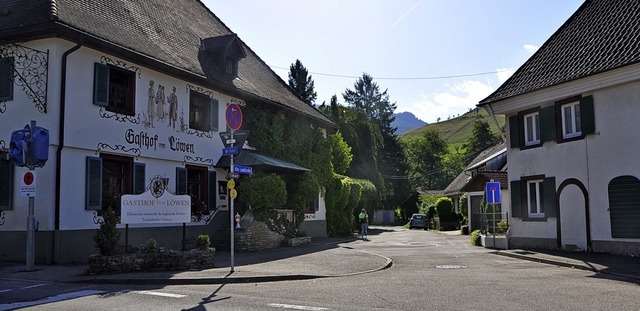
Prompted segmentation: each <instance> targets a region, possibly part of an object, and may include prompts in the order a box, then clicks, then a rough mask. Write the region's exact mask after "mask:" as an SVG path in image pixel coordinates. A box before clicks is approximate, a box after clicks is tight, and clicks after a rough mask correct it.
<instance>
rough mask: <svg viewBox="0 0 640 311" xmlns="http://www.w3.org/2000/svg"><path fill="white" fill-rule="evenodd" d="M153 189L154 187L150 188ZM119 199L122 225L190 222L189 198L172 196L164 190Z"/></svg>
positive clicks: (129, 195)
mask: <svg viewBox="0 0 640 311" xmlns="http://www.w3.org/2000/svg"><path fill="white" fill-rule="evenodd" d="M151 188H152V189H154V187H151ZM155 189H156V191H153V190H147V192H145V193H142V194H139V195H131V194H126V195H123V196H122V198H121V199H120V204H121V209H122V214H121V219H120V221H121V222H122V223H123V224H165V223H183V222H191V197H190V196H188V195H173V194H171V193H169V192H167V191H164V188H162V189H158V188H155Z"/></svg>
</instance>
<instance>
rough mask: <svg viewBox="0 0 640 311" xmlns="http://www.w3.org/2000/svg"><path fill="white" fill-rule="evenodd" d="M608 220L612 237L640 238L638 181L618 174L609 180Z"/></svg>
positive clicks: (639, 187) (639, 185) (639, 191)
mask: <svg viewBox="0 0 640 311" xmlns="http://www.w3.org/2000/svg"><path fill="white" fill-rule="evenodd" d="M608 191H609V220H610V221H611V237H612V238H640V181H639V180H638V178H636V177H634V176H628V175H627V176H618V177H616V178H614V179H613V180H611V181H610V182H609V187H608Z"/></svg>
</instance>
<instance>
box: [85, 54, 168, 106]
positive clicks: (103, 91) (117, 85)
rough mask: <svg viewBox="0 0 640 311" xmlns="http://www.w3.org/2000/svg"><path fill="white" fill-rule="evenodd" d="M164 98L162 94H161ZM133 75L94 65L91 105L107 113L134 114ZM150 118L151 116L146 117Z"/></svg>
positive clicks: (112, 67) (101, 65)
mask: <svg viewBox="0 0 640 311" xmlns="http://www.w3.org/2000/svg"><path fill="white" fill-rule="evenodd" d="M162 96H164V94H162ZM134 100H135V73H134V72H132V71H129V70H126V69H122V68H118V67H115V66H109V65H103V64H99V63H95V64H94V73H93V103H94V104H96V105H100V106H105V107H107V108H108V110H109V111H113V112H116V113H122V114H127V115H133V114H135V102H134ZM148 117H152V116H148Z"/></svg>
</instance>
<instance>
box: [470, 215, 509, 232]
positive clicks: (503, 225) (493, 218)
mask: <svg viewBox="0 0 640 311" xmlns="http://www.w3.org/2000/svg"><path fill="white" fill-rule="evenodd" d="M474 216H475V217H474V219H475V224H474V228H480V232H481V233H482V234H484V235H487V234H503V233H506V231H507V229H509V212H495V213H491V212H489V213H475V214H474Z"/></svg>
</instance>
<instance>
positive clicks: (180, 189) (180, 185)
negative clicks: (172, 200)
mask: <svg viewBox="0 0 640 311" xmlns="http://www.w3.org/2000/svg"><path fill="white" fill-rule="evenodd" d="M175 194H177V195H180V194H187V169H186V168H184V167H176V191H175Z"/></svg>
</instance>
